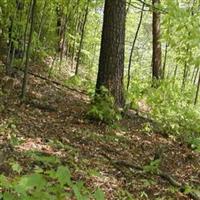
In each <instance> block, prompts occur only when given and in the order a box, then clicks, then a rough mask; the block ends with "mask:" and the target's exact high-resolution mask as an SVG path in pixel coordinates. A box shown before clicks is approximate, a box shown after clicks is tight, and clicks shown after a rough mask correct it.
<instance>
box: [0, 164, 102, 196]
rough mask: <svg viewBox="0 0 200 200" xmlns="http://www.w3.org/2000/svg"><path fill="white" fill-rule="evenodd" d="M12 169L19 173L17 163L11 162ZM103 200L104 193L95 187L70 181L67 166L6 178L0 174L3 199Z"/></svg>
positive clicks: (0, 191) (19, 168) (19, 169)
mask: <svg viewBox="0 0 200 200" xmlns="http://www.w3.org/2000/svg"><path fill="white" fill-rule="evenodd" d="M12 169H13V170H14V171H16V172H17V173H19V174H20V173H21V167H20V165H19V164H18V163H12ZM41 197H42V199H43V200H49V199H51V200H64V199H72V198H74V197H75V198H76V199H77V200H88V199H95V200H104V199H105V197H104V193H103V192H102V191H101V190H100V189H97V190H96V191H94V192H91V191H89V190H88V188H87V187H85V184H84V182H82V181H72V177H71V173H70V170H69V168H68V167H67V166H58V167H57V169H51V170H43V169H41V168H40V169H38V168H36V170H35V171H34V172H33V173H31V174H28V175H22V176H17V177H15V178H7V177H6V176H4V175H0V198H2V199H4V200H37V199H38V200H39V199H41Z"/></svg>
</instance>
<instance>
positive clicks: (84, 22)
mask: <svg viewBox="0 0 200 200" xmlns="http://www.w3.org/2000/svg"><path fill="white" fill-rule="evenodd" d="M89 3H90V0H88V2H87V7H86V11H85V16H84V20H83V27H82V30H81V40H80V43H79V49H78V54H77V62H76V71H75V75H78V72H79V65H80V56H81V50H82V47H83V40H84V34H85V25H86V22H87V17H88V13H89Z"/></svg>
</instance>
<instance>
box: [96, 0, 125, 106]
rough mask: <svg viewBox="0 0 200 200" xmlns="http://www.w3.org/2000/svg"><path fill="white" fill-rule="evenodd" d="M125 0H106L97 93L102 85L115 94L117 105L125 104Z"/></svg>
mask: <svg viewBox="0 0 200 200" xmlns="http://www.w3.org/2000/svg"><path fill="white" fill-rule="evenodd" d="M125 19H126V1H125V0H106V1H105V8H104V22H103V32H102V41H101V50H100V60H99V70H98V76H97V83H96V93H99V92H100V91H101V90H100V89H101V86H104V87H106V88H107V89H108V90H109V92H110V93H111V94H112V95H113V97H114V99H115V102H116V105H118V106H124V102H125V101H124V94H123V91H124V88H123V76H124V47H125Z"/></svg>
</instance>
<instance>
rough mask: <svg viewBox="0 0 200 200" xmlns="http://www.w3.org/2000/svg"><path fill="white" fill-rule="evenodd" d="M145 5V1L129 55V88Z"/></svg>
mask: <svg viewBox="0 0 200 200" xmlns="http://www.w3.org/2000/svg"><path fill="white" fill-rule="evenodd" d="M129 5H130V4H129ZM144 6H145V3H143V5H142V10H141V14H140V19H139V23H138V27H137V30H136V33H135V37H134V40H133V43H132V47H131V52H130V56H129V63H128V80H127V90H128V89H129V86H130V80H131V64H132V57H133V52H134V48H135V44H136V41H137V38H138V34H139V31H140V27H141V24H142V19H143V14H144V11H143V10H144Z"/></svg>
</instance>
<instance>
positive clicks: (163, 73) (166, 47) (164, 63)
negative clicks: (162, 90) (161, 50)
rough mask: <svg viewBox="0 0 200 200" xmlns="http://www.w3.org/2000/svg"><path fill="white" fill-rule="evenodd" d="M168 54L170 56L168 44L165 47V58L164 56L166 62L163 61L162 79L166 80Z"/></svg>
mask: <svg viewBox="0 0 200 200" xmlns="http://www.w3.org/2000/svg"><path fill="white" fill-rule="evenodd" d="M167 54H168V44H166V45H165V56H164V61H163V69H162V79H165V73H166V64H167Z"/></svg>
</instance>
